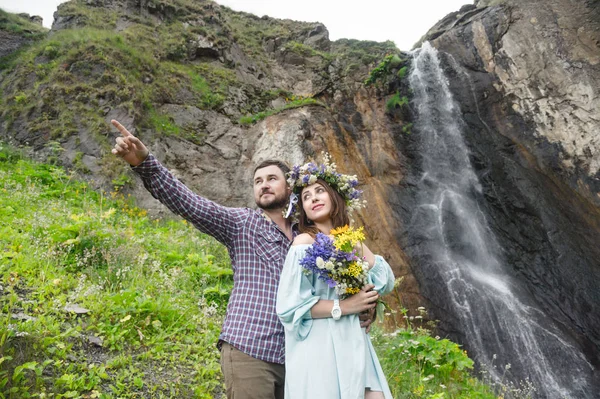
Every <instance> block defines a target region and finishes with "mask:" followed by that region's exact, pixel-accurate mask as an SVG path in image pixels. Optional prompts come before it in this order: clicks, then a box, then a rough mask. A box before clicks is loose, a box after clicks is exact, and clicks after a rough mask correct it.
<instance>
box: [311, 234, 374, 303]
mask: <svg viewBox="0 0 600 399" xmlns="http://www.w3.org/2000/svg"><path fill="white" fill-rule="evenodd" d="M331 236H333V238H332V237H330V236H328V235H325V234H323V233H318V234H317V236H316V237H315V242H314V243H313V244H312V245H311V246H310V247H309V248H308V249H307V250H306V255H305V256H304V258H302V259H301V260H300V265H301V266H302V267H303V268H304V273H306V274H310V273H314V274H315V275H316V276H317V277H318V278H319V279H321V280H323V281H325V282H326V283H327V285H329V287H331V288H335V292H336V294H338V295H339V297H340V298H341V299H344V298H347V297H349V296H350V295H353V294H356V293H358V292H359V291H360V290H361V288H363V287H364V286H365V285H366V284H367V282H368V281H367V277H368V274H367V273H368V271H369V263H368V262H366V261H365V260H364V259H363V258H361V257H360V256H359V254H358V251H357V250H356V246H357V245H358V244H360V243H362V242H363V241H364V240H365V235H364V233H363V228H362V227H361V228H359V229H353V228H351V227H348V226H344V227H340V228H339V229H334V230H331Z"/></svg>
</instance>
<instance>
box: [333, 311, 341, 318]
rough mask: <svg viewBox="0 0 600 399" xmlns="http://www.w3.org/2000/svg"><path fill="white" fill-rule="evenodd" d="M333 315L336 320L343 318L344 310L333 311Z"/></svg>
mask: <svg viewBox="0 0 600 399" xmlns="http://www.w3.org/2000/svg"><path fill="white" fill-rule="evenodd" d="M331 315H332V316H333V317H335V318H338V317H341V316H342V310H341V309H333V310H332V311H331Z"/></svg>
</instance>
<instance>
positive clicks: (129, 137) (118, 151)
mask: <svg viewBox="0 0 600 399" xmlns="http://www.w3.org/2000/svg"><path fill="white" fill-rule="evenodd" d="M110 122H111V123H112V124H113V125H114V127H116V128H117V129H119V132H121V135H122V136H121V137H117V139H116V144H115V146H114V148H113V149H112V151H111V152H112V153H113V154H115V155H118V156H120V157H121V158H123V159H124V160H125V161H127V163H129V164H130V165H131V166H138V165H139V164H141V163H142V162H144V160H145V159H146V158H147V157H148V154H149V151H148V148H146V146H145V145H144V143H142V142H141V141H140V139H138V138H137V137H135V136H134V135H133V134H131V133H130V132H129V130H127V129H125V127H124V126H123V125H121V124H120V123H119V122H117V121H116V120H114V119H113V120H111V121H110Z"/></svg>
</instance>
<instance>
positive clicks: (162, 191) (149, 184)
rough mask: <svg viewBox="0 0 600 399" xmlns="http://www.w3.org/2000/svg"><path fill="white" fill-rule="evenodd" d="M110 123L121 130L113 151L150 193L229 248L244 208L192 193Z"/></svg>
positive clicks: (126, 131) (120, 126)
mask: <svg viewBox="0 0 600 399" xmlns="http://www.w3.org/2000/svg"><path fill="white" fill-rule="evenodd" d="M111 123H112V124H113V125H114V126H115V127H116V128H117V129H118V130H119V132H121V137H117V139H116V143H115V146H114V148H113V149H112V153H113V154H115V155H117V156H119V157H121V158H123V159H124V160H125V161H126V162H127V163H129V165H131V166H132V167H133V170H134V171H135V172H136V173H137V174H138V175H139V176H140V177H141V178H142V182H143V183H144V187H146V189H147V190H148V191H149V192H150V194H152V196H153V197H154V198H156V199H157V200H159V201H160V202H161V203H162V204H164V205H165V206H166V207H167V208H169V209H170V210H171V212H173V213H175V214H177V215H179V216H181V217H183V218H184V219H186V220H188V221H189V222H190V223H192V224H193V225H194V226H195V227H196V228H197V229H199V230H200V231H202V232H204V233H206V234H210V235H212V236H213V237H215V238H216V239H217V240H219V241H220V242H222V243H223V244H225V245H226V246H228V247H229V244H230V243H231V240H232V238H233V237H234V235H235V234H236V233H237V229H238V228H239V226H240V225H241V223H240V222H241V221H242V220H243V218H244V217H246V216H247V210H245V209H243V208H227V207H224V206H222V205H219V204H216V203H215V202H213V201H210V200H208V199H206V198H203V197H201V196H199V195H197V194H195V193H194V192H192V191H191V190H190V189H189V188H187V187H186V186H185V185H184V184H183V183H181V182H180V181H179V180H177V179H176V178H175V177H174V176H173V175H172V174H171V173H170V172H169V171H168V170H167V169H166V168H165V167H164V166H162V165H161V164H160V162H158V160H157V159H156V158H155V157H154V156H153V155H152V154H150V152H149V151H148V148H147V147H146V146H145V145H144V143H142V141H141V140H140V139H138V138H137V137H135V136H134V135H133V134H131V133H130V132H129V131H128V130H127V129H126V128H125V127H124V126H123V125H121V124H120V123H119V122H117V121H116V120H112V121H111Z"/></svg>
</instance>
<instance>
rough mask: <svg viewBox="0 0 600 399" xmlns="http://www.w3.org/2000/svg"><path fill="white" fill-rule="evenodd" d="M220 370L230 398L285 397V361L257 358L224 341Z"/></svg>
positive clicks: (262, 398)
mask: <svg viewBox="0 0 600 399" xmlns="http://www.w3.org/2000/svg"><path fill="white" fill-rule="evenodd" d="M221 371H222V372H223V376H224V377H225V389H226V392H227V399H283V392H284V383H285V366H284V365H283V364H277V363H269V362H265V361H264V360H259V359H255V358H253V357H252V356H250V355H247V354H245V353H244V352H242V351H240V350H238V349H236V348H234V347H233V346H231V345H230V344H228V343H227V342H223V346H222V347H221Z"/></svg>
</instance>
